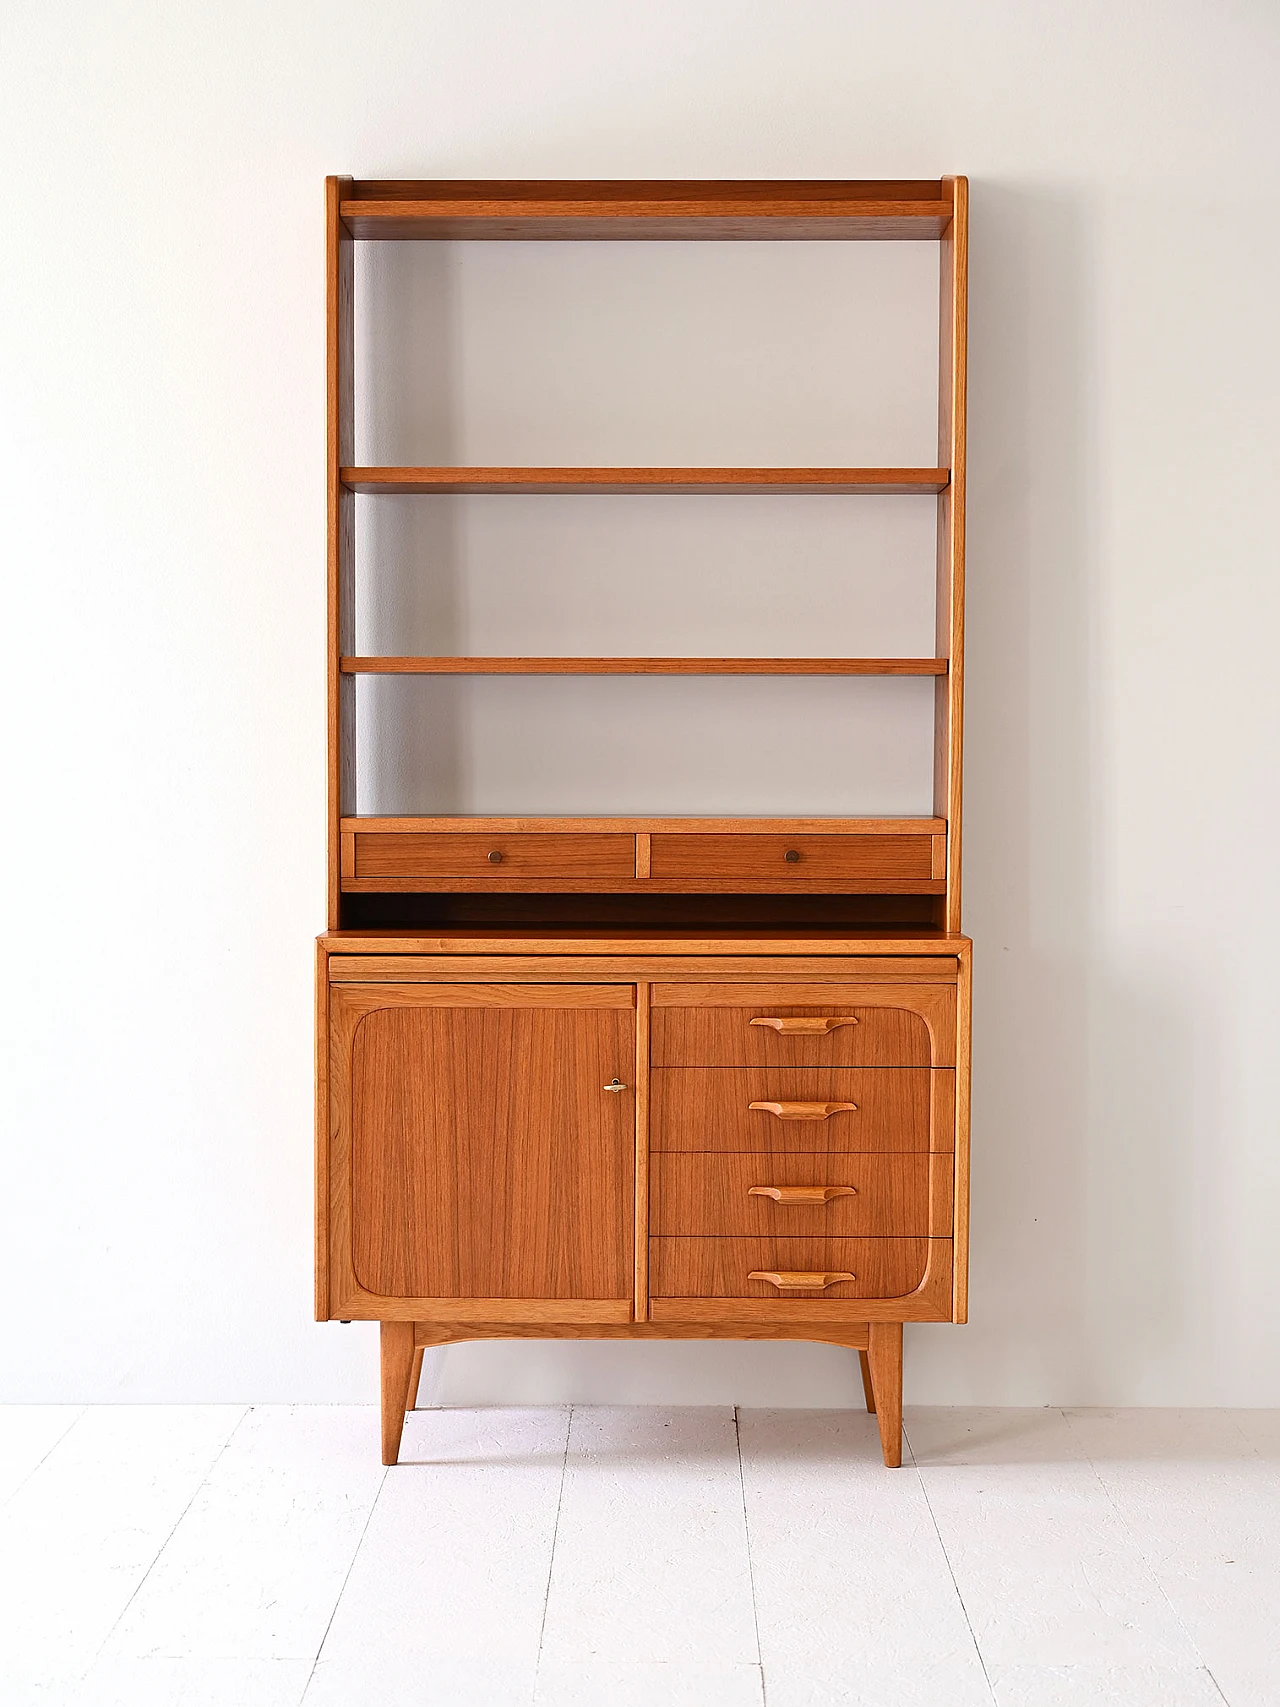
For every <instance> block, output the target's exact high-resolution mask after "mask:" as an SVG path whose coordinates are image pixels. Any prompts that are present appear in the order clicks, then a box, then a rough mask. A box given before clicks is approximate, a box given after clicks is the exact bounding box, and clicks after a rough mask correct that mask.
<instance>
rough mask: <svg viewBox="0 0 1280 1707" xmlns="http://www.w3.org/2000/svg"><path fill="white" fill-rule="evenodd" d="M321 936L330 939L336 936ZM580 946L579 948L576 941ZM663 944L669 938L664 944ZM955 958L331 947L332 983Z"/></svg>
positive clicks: (909, 975) (693, 972) (908, 969)
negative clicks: (444, 951) (440, 951)
mask: <svg viewBox="0 0 1280 1707" xmlns="http://www.w3.org/2000/svg"><path fill="white" fill-rule="evenodd" d="M325 940H327V941H329V942H330V943H335V942H336V941H337V940H339V939H336V938H328V939H325ZM380 946H381V947H382V948H383V949H385V948H387V947H388V946H390V945H389V944H388V943H387V942H386V941H383V942H382V943H381V945H380ZM468 946H469V947H471V948H473V949H474V948H475V947H476V946H477V945H476V944H475V943H474V942H472V943H470V944H469V945H468ZM502 946H503V947H505V948H507V949H510V948H512V947H513V946H515V945H514V944H512V943H510V942H504V943H503V944H502ZM578 946H579V947H581V944H579V945H578ZM608 946H611V947H612V948H613V949H615V950H616V949H617V948H619V947H621V946H622V945H621V944H620V943H618V942H614V943H612V944H611V945H608ZM662 946H667V947H670V946H672V945H671V944H670V943H666V944H664V945H662ZM708 946H712V947H714V946H715V945H714V944H710V945H708ZM724 946H727V945H724V944H721V947H724ZM958 964H959V962H958V961H957V959H956V957H955V956H954V955H938V956H937V957H936V958H933V959H925V958H923V957H917V956H913V955H899V956H874V957H867V958H853V957H836V956H832V957H830V958H825V959H822V958H817V957H812V958H803V959H802V958H800V957H798V956H797V957H793V956H786V957H782V956H779V957H778V958H776V959H774V960H771V961H770V960H765V961H762V960H761V959H760V958H759V957H758V956H756V955H743V956H735V955H730V954H720V955H715V956H703V955H701V954H689V955H688V956H683V957H680V958H677V957H676V956H673V955H669V954H646V953H643V952H634V953H630V954H618V953H601V954H581V953H574V952H570V947H569V944H568V943H567V942H565V943H563V944H562V947H561V952H559V953H555V952H552V953H548V954H527V955H525V954H519V953H515V954H512V953H494V954H484V953H479V954H477V953H466V954H463V953H458V954H387V953H378V954H338V953H334V954H331V955H330V957H329V976H330V978H331V979H333V980H334V982H335V983H377V982H380V981H384V980H386V981H389V982H391V983H411V982H414V981H417V980H421V981H423V982H426V983H430V982H437V983H439V982H443V983H458V982H459V981H461V980H466V979H479V980H483V981H485V982H486V983H492V982H494V981H495V980H496V981H498V982H502V981H506V982H509V983H517V982H528V983H539V982H542V983H558V982H561V981H564V982H568V983H575V982H580V981H581V980H583V979H589V980H591V981H592V982H600V981H602V980H603V981H607V982H609V983H614V982H617V983H631V982H633V981H634V980H635V979H637V978H663V979H668V980H669V979H673V978H678V977H679V976H680V975H681V974H682V973H687V974H688V976H689V977H690V978H714V977H716V976H717V975H720V976H722V977H728V978H733V977H739V978H749V977H752V976H756V977H759V976H761V975H762V974H765V973H767V972H769V971H770V970H771V969H776V971H777V973H778V975H779V976H781V977H787V978H804V979H814V978H823V977H826V978H830V979H833V980H837V981H840V982H842V983H844V984H847V983H848V981H849V980H850V979H853V978H856V979H857V980H858V981H859V983H860V984H862V985H863V986H865V985H866V984H868V983H877V984H884V985H896V984H911V985H918V984H920V983H922V982H925V981H929V982H936V983H938V984H943V985H946V984H954V982H955V980H956V976H957V970H956V969H957V966H958ZM671 987H672V986H671V985H670V984H669V983H668V984H666V985H664V989H670V988H671ZM717 987H718V986H717Z"/></svg>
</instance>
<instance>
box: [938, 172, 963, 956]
mask: <svg viewBox="0 0 1280 1707" xmlns="http://www.w3.org/2000/svg"><path fill="white" fill-rule="evenodd" d="M943 188H944V190H945V191H949V193H950V195H951V197H952V206H953V212H952V216H951V223H950V225H948V227H947V229H946V231H945V232H944V234H943V237H942V241H941V244H940V246H939V247H940V250H941V281H940V302H939V341H938V461H939V463H940V464H943V465H945V466H947V467H949V468H950V470H951V482H950V485H949V486H948V487H947V490H946V491H945V492H943V493H941V494H940V496H939V498H938V596H937V640H936V644H937V655H938V656H939V657H940V658H948V659H949V660H950V665H951V667H950V670H949V672H948V674H947V675H945V676H941V677H939V678H938V681H937V683H936V686H935V689H934V694H935V699H934V711H935V717H934V789H933V809H934V812H935V813H936V815H937V816H938V817H939V818H945V819H946V820H947V894H946V908H945V919H944V923H945V927H946V929H947V930H949V931H958V930H959V929H960V845H961V811H960V806H961V802H960V777H961V762H962V753H963V737H964V528H965V394H966V381H967V372H968V290H969V181H968V179H967V178H944V179H943Z"/></svg>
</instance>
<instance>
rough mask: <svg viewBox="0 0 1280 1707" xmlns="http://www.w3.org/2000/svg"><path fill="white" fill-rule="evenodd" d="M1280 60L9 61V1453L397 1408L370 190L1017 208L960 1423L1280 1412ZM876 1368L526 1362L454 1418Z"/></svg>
mask: <svg viewBox="0 0 1280 1707" xmlns="http://www.w3.org/2000/svg"><path fill="white" fill-rule="evenodd" d="M1278 58H1280V24H1278V21H1277V14H1276V13H1275V11H1274V9H1273V8H1271V7H1269V6H1267V5H1265V4H1264V3H1261V0H1254V3H1251V4H1250V3H1245V0H1235V3H1224V4H1222V5H1216V6H1209V5H1204V4H1194V3H1192V0H1171V3H1169V4H1166V5H1163V6H1160V7H1156V6H1152V5H1149V4H1148V5H1138V4H1134V3H1130V4H1123V5H1120V4H1115V3H1113V0H1071V3H1070V4H1066V3H1062V0H1051V3H1035V4H1031V5H1028V4H1026V3H1025V0H1008V3H1004V4H998V3H996V0H983V3H976V0H975V3H970V4H963V3H956V0H919V3H917V4H914V5H911V6H886V5H883V4H880V3H878V0H844V3H821V4H820V3H805V0H788V3H785V4H784V3H782V0H774V3H770V4H745V3H742V0H737V3H732V4H731V3H729V0H714V3H713V0H646V4H644V5H643V6H641V5H622V4H615V3H610V0H604V3H601V0H546V3H544V4H541V5H538V6H527V5H523V4H518V3H516V0H501V3H498V0H476V3H473V4H468V5H462V4H454V5H448V6H442V5H433V4H422V3H417V4H407V3H404V0H399V3H396V0H386V3H384V4H381V5H379V6H376V7H366V8H355V9H353V8H351V7H350V6H344V7H337V6H333V5H330V4H327V3H323V0H309V3H308V4H305V5H304V4H301V3H297V0H293V3H289V4H285V3H281V0H275V3H271V0H266V3H264V0H255V3H254V4H252V5H247V4H243V3H237V0H223V3H221V4H219V5H217V6H216V7H215V6H212V5H205V6H198V5H194V4H193V5H186V6H171V7H144V6H141V5H134V6H127V5H121V4H110V3H103V4H95V5H88V4H84V3H81V4H78V5H57V4H53V3H46V4H43V5H41V6H39V7H35V6H28V7H24V8H21V9H19V8H16V7H11V8H9V9H8V11H7V13H6V15H5V18H4V20H3V21H2V22H0V68H2V70H0V76H2V77H3V87H2V88H0V136H2V138H3V150H2V153H0V157H2V158H3V159H4V161H5V167H6V172H5V184H4V202H5V221H4V224H5V261H4V265H3V269H2V271H0V292H3V298H2V299H0V326H2V327H3V336H2V338H0V350H2V351H3V356H2V357H0V360H2V361H3V375H4V380H3V385H4V397H3V402H4V407H3V414H2V416H0V432H2V433H3V435H4V440H5V445H4V451H3V455H2V456H0V483H2V486H3V513H4V518H5V521H4V530H3V539H4V563H5V569H6V586H5V595H6V596H5V609H6V612H7V614H8V616H9V624H8V630H7V633H8V645H7V646H6V648H5V654H4V668H3V672H0V680H2V682H3V689H4V693H5V695H6V699H7V705H6V708H5V716H4V728H5V742H4V757H5V764H6V767H7V775H6V781H5V792H4V798H5V803H6V807H7V809H8V811H7V833H6V835H5V838H4V858H5V860H6V863H7V866H8V868H9V869H8V871H7V874H6V881H5V891H4V893H5V898H6V901H7V924H6V929H5V934H4V941H5V943H6V946H7V951H8V953H7V969H8V970H7V977H6V978H5V980H4V1001H5V1005H6V1009H7V1013H6V1020H5V1024H4V1026H3V1033H2V1034H3V1040H4V1044H5V1046H6V1048H7V1050H8V1051H9V1054H8V1059H7V1061H6V1063H5V1064H4V1066H3V1075H4V1078H3V1082H4V1102H5V1105H6V1113H7V1140H8V1141H7V1146H6V1161H7V1167H6V1185H7V1187H8V1189H7V1191H6V1193H5V1199H4V1204H3V1213H4V1215H5V1218H6V1223H7V1225H6V1227H5V1229H4V1230H3V1235H2V1237H0V1261H3V1263H4V1265H5V1286H4V1291H5V1297H6V1300H7V1311H6V1315H7V1320H6V1324H5V1340H6V1353H5V1356H4V1358H3V1360H2V1362H0V1381H2V1382H3V1392H4V1394H5V1395H6V1396H8V1397H10V1398H20V1399H49V1400H53V1399H95V1400H111V1399H126V1398H127V1399H155V1400H163V1399H173V1400H194V1399H226V1400H248V1399H259V1400H283V1399H300V1400H323V1399H353V1398H361V1399H367V1398H371V1397H372V1394H373V1391H374V1388H373V1366H374V1356H375V1353H374V1343H373V1342H374V1335H373V1331H372V1329H369V1328H364V1327H350V1328H342V1327H337V1326H332V1327H325V1328H317V1327H315V1326H314V1325H312V1324H311V1322H310V1319H309V1298H310V1278H309V1269H310V1227H309V1220H310V1186H309V1168H310V1141H311V1140H310V1096H311V1090H310V1085H311V1035H310V995H311V989H310V985H311V957H310V948H309V942H310V938H311V936H312V935H313V934H314V932H315V931H316V929H317V928H318V927H319V925H320V924H321V922H322V902H323V877H322V847H321V842H322V824H323V798H322V796H323V752H322V700H323V681H322V676H323V671H322V616H323V613H322V598H321V585H322V576H323V418H322V411H323V364H322V351H323V337H322V312H323V302H322V266H321V262H322V229H321V178H322V176H323V174H324V173H325V172H326V171H351V172H355V173H357V174H365V175H370V176H377V175H385V176H467V175H474V176H529V177H535V176H547V177H555V176H612V175H616V176H621V177H625V176H637V177H639V176H655V177H659V176H689V177H697V176H760V177H775V176H776V177H788V176H818V177H820V176H865V177H876V176H885V177H889V176H906V177H910V176H922V177H923V176H934V175H937V174H938V173H940V172H944V171H962V172H967V173H968V174H969V175H970V177H971V180H972V186H973V188H972V197H973V257H972V260H973V268H972V390H971V486H970V505H971V532H970V548H971V550H970V561H971V596H970V631H969V664H970V678H969V679H970V695H969V724H968V734H969V746H968V761H969V762H968V802H969V810H968V819H967V825H966V830H967V877H968V890H967V896H968V899H967V911H966V923H967V926H968V928H969V929H970V931H971V932H972V934H973V935H974V937H975V938H976V939H977V942H978V956H979V958H978V978H977V1002H978V1016H977V1044H976V1061H975V1073H976V1078H975V1106H974V1115H975V1132H974V1143H975V1172H974V1265H973V1267H974V1272H973V1300H972V1302H973V1322H972V1325H971V1326H970V1327H969V1328H967V1329H965V1330H959V1329H951V1328H919V1329H915V1330H913V1331H912V1332H911V1334H910V1351H909V1376H908V1386H909V1396H910V1397H911V1398H913V1399H915V1400H917V1401H946V1400H962V1399H963V1400H974V1401H990V1402H1022V1403H1040V1402H1046V1401H1059V1402H1084V1403H1088V1402H1104V1403H1130V1404H1142V1403H1190V1404H1195V1403H1203V1402H1209V1401H1212V1402H1214V1403H1237V1404H1251V1403H1272V1404H1275V1403H1280V1355H1278V1354H1280V1326H1278V1325H1277V1316H1276V1312H1275V1310H1274V1309H1273V1308H1272V1307H1271V1299H1272V1298H1273V1296H1274V1291H1275V1282H1274V1266H1273V1255H1272V1253H1273V1251H1274V1249H1275V1247H1276V1236H1275V1231H1274V1229H1275V1224H1276V1219H1277V1212H1278V1210H1280V1204H1278V1203H1277V1195H1278V1193H1277V1186H1278V1184H1280V1159H1278V1158H1280V1132H1277V1121H1276V1114H1275V1109H1276V1106H1277V1104H1276V1097H1275V1092H1274V1086H1273V1083H1272V1079H1273V1075H1274V1070H1275V1057H1276V1047H1275V1036H1276V1032H1277V1020H1278V1019H1280V1014H1278V1013H1277V1007H1278V1003H1277V995H1276V977H1275V971H1274V968H1275V965H1276V964H1277V948H1278V947H1280V944H1278V943H1277V928H1276V924H1275V896H1274V884H1275V880H1276V876H1277V862H1276V858H1275V853H1274V849H1275V847H1276V845H1277V840H1276V837H1277V830H1278V829H1280V825H1278V824H1277V803H1276V792H1277V790H1276V762H1275V753H1276V736H1277V715H1276V713H1277V689H1276V670H1275V664H1274V657H1275V638H1274V637H1275V634H1276V632H1277V616H1278V615H1280V612H1278V611H1277V608H1276V607H1277V603H1278V602H1280V576H1278V575H1277V573H1276V569H1277V564H1276V549H1275V539H1276V530H1275V522H1274V511H1275V499H1274V483H1275V470H1276V467H1277V463H1278V452H1280V444H1278V443H1277V437H1278V429H1277V419H1278V411H1277V408H1276V395H1277V383H1278V381H1280V371H1278V368H1280V363H1278V361H1277V341H1276V340H1277V325H1280V319H1278V317H1277V316H1276V314H1275V293H1276V285H1275V280H1276V278H1277V277H1280V221H1278V220H1277V218H1276V212H1277V208H1276V200H1277V197H1276V182H1277V172H1278V170H1280V157H1278V156H1280V150H1278V149H1277V143H1278V142H1280V108H1278V107H1277V104H1276V102H1275V100H1274V85H1275V80H1276V74H1277V71H1278V70H1280V65H1278ZM848 1363H849V1359H848V1358H847V1357H846V1356H844V1355H842V1354H841V1353H839V1352H836V1351H834V1350H830V1349H824V1348H819V1347H762V1346H744V1347H732V1346H729V1347H720V1348H706V1347H701V1346H688V1345H682V1346H674V1347H661V1346H633V1347H627V1346H603V1347H602V1346H592V1345H588V1344H583V1345H576V1346H571V1347H567V1348H556V1347H548V1346H540V1345H533V1346H526V1347H489V1346H481V1347H474V1348H460V1349H457V1350H454V1351H451V1352H449V1353H448V1354H446V1356H445V1358H444V1359H443V1360H442V1363H441V1365H440V1366H439V1367H438V1368H437V1371H436V1375H435V1387H434V1391H435V1392H436V1394H437V1396H440V1397H445V1398H452V1399H466V1398H472V1397H481V1398H494V1399H501V1398H508V1397H510V1398H530V1397H559V1396H564V1395H572V1396H576V1397H585V1398H593V1397H597V1398H604V1397H622V1398H628V1399H636V1400H644V1399H660V1398H667V1397H680V1398H685V1399H691V1400H700V1399H705V1400H717V1401H719V1400H724V1399H726V1398H738V1399H741V1400H742V1401H743V1402H746V1403H768V1402H774V1403H778V1402H781V1403H789V1402H791V1403H806V1402H812V1403H828V1402H831V1403H842V1402H845V1401H847V1400H850V1399H852V1397H853V1387H852V1383H851V1381H850V1372H849V1369H848Z"/></svg>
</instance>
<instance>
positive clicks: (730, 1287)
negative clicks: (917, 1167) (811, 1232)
mask: <svg viewBox="0 0 1280 1707" xmlns="http://www.w3.org/2000/svg"><path fill="white" fill-rule="evenodd" d="M930 1243H931V1241H930V1240H928V1239H776V1238H775V1239H770V1238H740V1239H672V1238H655V1239H650V1240H649V1284H650V1290H651V1292H652V1294H653V1296H654V1297H655V1298H772V1299H779V1298H789V1299H793V1300H798V1299H821V1298H827V1299H838V1298H904V1297H906V1295H907V1294H908V1293H911V1292H914V1291H915V1290H916V1288H917V1287H918V1286H919V1285H920V1283H921V1281H922V1280H923V1279H924V1276H925V1269H926V1267H927V1265H928V1261H929V1247H930ZM757 1273H775V1274H780V1275H782V1276H784V1277H786V1276H791V1275H797V1274H802V1275H812V1276H814V1277H815V1284H814V1285H812V1286H810V1287H807V1288H780V1287H778V1286H777V1285H774V1284H773V1283H772V1282H770V1281H766V1280H752V1279H750V1276H751V1275H752V1274H757ZM827 1274H851V1275H853V1277H854V1278H853V1279H852V1280H844V1281H836V1282H833V1283H832V1284H831V1285H828V1286H823V1285H822V1284H821V1278H822V1277H823V1276H824V1275H827Z"/></svg>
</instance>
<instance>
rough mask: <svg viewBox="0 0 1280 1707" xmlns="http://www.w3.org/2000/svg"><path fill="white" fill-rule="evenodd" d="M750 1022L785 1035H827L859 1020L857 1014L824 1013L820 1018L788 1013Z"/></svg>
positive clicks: (767, 1016)
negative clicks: (783, 1016) (839, 1027)
mask: <svg viewBox="0 0 1280 1707" xmlns="http://www.w3.org/2000/svg"><path fill="white" fill-rule="evenodd" d="M748 1023H749V1024H751V1025H767V1026H769V1027H770V1028H771V1029H772V1030H773V1031H777V1032H780V1033H781V1034H782V1036H783V1037H825V1036H826V1035H827V1033H828V1032H831V1031H835V1030H836V1028H837V1027H838V1026H841V1025H857V1023H858V1020H857V1016H856V1015H855V1014H824V1015H823V1016H822V1017H821V1018H819V1019H815V1018H814V1017H813V1016H812V1015H809V1014H788V1015H786V1017H785V1018H782V1017H776V1018H775V1017H774V1016H773V1015H771V1014H770V1015H766V1016H762V1017H761V1018H760V1019H753V1020H750V1021H749V1022H748Z"/></svg>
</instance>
